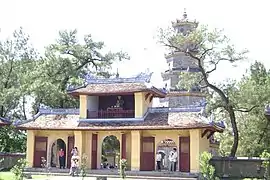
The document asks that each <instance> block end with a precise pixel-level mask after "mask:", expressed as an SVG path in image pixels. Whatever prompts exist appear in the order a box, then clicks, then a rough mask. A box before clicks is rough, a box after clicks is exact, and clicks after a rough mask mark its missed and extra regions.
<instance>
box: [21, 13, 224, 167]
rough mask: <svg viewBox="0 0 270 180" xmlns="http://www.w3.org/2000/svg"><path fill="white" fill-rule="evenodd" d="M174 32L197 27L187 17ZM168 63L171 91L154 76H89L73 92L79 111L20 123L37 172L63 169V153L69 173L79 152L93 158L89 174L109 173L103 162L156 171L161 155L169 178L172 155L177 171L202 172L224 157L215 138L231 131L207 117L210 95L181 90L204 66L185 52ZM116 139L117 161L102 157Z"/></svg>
mask: <svg viewBox="0 0 270 180" xmlns="http://www.w3.org/2000/svg"><path fill="white" fill-rule="evenodd" d="M173 27H174V28H175V29H176V31H177V32H178V33H185V34H187V33H188V32H189V31H192V30H193V29H194V28H196V27H197V23H196V22H193V21H192V22H189V21H188V20H187V15H186V13H185V14H184V16H183V19H181V20H177V21H176V22H174V23H173ZM166 61H167V63H168V70H166V71H165V72H164V73H162V78H163V80H164V87H163V88H160V89H159V88H156V87H154V86H153V85H151V75H152V73H140V74H138V75H137V76H135V77H131V78H120V77H115V78H109V79H102V78H93V77H92V76H91V75H89V76H86V77H85V84H84V85H83V86H80V87H72V88H71V87H70V88H69V89H68V90H67V93H68V94H69V95H70V96H72V97H74V98H77V99H78V100H79V102H80V106H79V107H78V109H50V108H48V109H40V111H39V112H38V114H36V115H35V116H34V118H33V119H30V120H27V121H22V122H18V123H17V128H18V129H23V130H26V131H27V153H26V154H27V155H26V156H27V157H26V158H27V161H28V163H29V166H30V167H40V166H41V163H42V162H41V158H42V157H44V158H45V159H46V160H47V162H48V163H49V165H50V166H52V167H59V162H58V153H57V152H58V151H59V149H63V150H64V151H65V166H66V167H70V163H71V154H70V152H71V149H72V148H73V147H77V148H78V150H79V156H80V157H81V158H82V156H83V155H86V156H87V157H88V158H87V168H89V169H100V168H102V167H103V165H102V163H103V164H104V162H103V161H108V162H111V163H112V164H113V163H115V162H116V161H118V160H119V159H121V158H124V159H127V163H128V169H130V170H141V171H152V170H155V169H156V165H155V161H156V160H155V158H156V157H155V156H156V153H157V152H161V153H162V165H163V166H162V168H163V169H164V170H166V169H168V152H170V151H171V149H172V148H173V147H175V148H176V149H177V152H178V163H177V170H179V171H182V172H199V156H200V154H201V153H202V152H203V151H209V152H217V150H218V142H217V141H215V140H214V136H213V135H214V133H215V132H223V130H224V128H225V126H224V124H223V123H222V122H216V121H215V122H214V121H213V119H208V118H207V117H206V116H205V113H204V109H205V106H206V101H205V94H204V91H203V90H201V89H200V88H198V87H196V86H195V85H194V88H193V89H192V91H186V90H184V89H179V88H178V86H177V83H178V82H179V80H180V79H179V73H180V72H182V71H185V72H186V71H191V72H192V73H196V72H198V67H196V66H195V65H194V64H196V63H193V60H192V59H190V58H189V57H186V55H185V53H182V52H179V51H178V52H173V53H171V54H169V55H168V56H166ZM154 100H156V101H155V103H156V104H158V105H154V103H153V102H154ZM108 136H115V137H116V139H117V140H118V141H119V143H118V144H119V149H118V150H114V151H112V152H113V153H111V154H115V156H116V154H117V158H115V157H113V158H111V157H104V155H102V154H103V153H104V152H103V151H104V150H103V149H102V147H103V146H102V143H103V141H104V139H105V138H106V137H108ZM108 152H111V151H108ZM117 159H118V160H117ZM113 166H114V165H113Z"/></svg>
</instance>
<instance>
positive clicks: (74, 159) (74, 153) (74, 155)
mask: <svg viewBox="0 0 270 180" xmlns="http://www.w3.org/2000/svg"><path fill="white" fill-rule="evenodd" d="M70 153H71V166H70V171H69V174H70V175H72V174H74V172H75V171H76V170H77V169H78V167H79V156H78V155H79V151H78V148H77V147H74V148H72V150H71V152H70ZM58 157H59V167H60V169H65V166H66V165H65V151H64V150H63V149H62V148H61V149H60V150H59V151H58Z"/></svg>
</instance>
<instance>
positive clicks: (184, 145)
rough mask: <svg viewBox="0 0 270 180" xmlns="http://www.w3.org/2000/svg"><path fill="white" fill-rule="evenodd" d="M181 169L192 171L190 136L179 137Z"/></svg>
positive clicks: (182, 170)
mask: <svg viewBox="0 0 270 180" xmlns="http://www.w3.org/2000/svg"><path fill="white" fill-rule="evenodd" d="M179 159H180V160H179V170H180V171H181V172H189V171H190V139H189V137H179Z"/></svg>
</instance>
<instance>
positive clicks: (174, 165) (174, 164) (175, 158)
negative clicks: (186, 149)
mask: <svg viewBox="0 0 270 180" xmlns="http://www.w3.org/2000/svg"><path fill="white" fill-rule="evenodd" d="M177 158H178V154H177V149H176V148H173V154H172V163H173V169H172V171H176V164H177Z"/></svg>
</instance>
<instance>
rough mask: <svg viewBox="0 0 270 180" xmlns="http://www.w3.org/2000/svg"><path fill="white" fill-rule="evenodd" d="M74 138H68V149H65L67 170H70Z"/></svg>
mask: <svg viewBox="0 0 270 180" xmlns="http://www.w3.org/2000/svg"><path fill="white" fill-rule="evenodd" d="M74 141H75V140H74V136H69V137H68V148H67V168H70V165H71V156H72V155H71V151H72V149H73V148H74V143H75V142H74Z"/></svg>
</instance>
